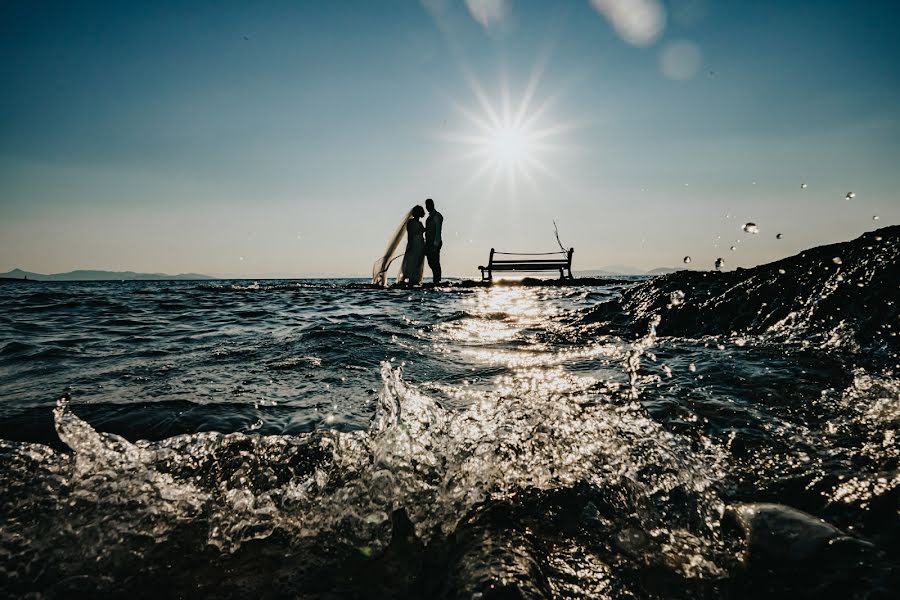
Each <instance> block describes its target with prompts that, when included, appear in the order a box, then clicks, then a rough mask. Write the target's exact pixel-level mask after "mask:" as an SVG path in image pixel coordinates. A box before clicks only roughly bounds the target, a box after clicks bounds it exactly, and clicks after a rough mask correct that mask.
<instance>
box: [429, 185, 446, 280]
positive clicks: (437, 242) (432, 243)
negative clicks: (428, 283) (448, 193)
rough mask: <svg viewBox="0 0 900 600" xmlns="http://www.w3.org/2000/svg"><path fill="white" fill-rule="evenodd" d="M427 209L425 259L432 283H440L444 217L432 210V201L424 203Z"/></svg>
mask: <svg viewBox="0 0 900 600" xmlns="http://www.w3.org/2000/svg"><path fill="white" fill-rule="evenodd" d="M425 208H427V209H428V218H427V219H425V257H426V258H427V259H428V268H429V269H431V273H432V274H433V275H434V282H435V283H440V282H441V246H443V245H444V242H443V240H442V239H441V228H442V227H443V226H444V215H442V214H441V213H439V212H438V211H437V210H436V209H435V208H434V200H432V199H431V198H429V199H427V200H426V201H425Z"/></svg>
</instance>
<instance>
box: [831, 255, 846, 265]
mask: <svg viewBox="0 0 900 600" xmlns="http://www.w3.org/2000/svg"><path fill="white" fill-rule="evenodd" d="M831 262H833V263H834V264H836V265H839V264H841V262H843V261H841V257H840V256H835V257H834V258H832V259H831Z"/></svg>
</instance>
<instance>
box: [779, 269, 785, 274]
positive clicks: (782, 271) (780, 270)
mask: <svg viewBox="0 0 900 600" xmlns="http://www.w3.org/2000/svg"><path fill="white" fill-rule="evenodd" d="M785 273H786V271H785V270H784V269H778V274H779V275H784V274H785Z"/></svg>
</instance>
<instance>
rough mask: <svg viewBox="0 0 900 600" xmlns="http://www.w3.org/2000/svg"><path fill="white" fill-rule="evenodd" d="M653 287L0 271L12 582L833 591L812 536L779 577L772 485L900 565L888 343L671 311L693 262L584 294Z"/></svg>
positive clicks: (207, 591)
mask: <svg viewBox="0 0 900 600" xmlns="http://www.w3.org/2000/svg"><path fill="white" fill-rule="evenodd" d="M714 275H723V276H724V275H725V274H719V273H715V274H714ZM635 285H639V283H638V280H637V279H635V280H634V281H633V282H630V283H629V282H627V281H626V282H622V281H619V282H614V283H611V284H608V285H595V286H585V287H579V286H572V287H493V288H465V287H447V288H443V289H414V290H374V289H365V288H363V287H356V286H354V285H353V282H349V281H332V282H258V283H255V284H254V283H250V284H249V285H248V282H213V283H209V282H166V283H155V282H128V283H69V284H61V283H60V284H51V283H42V284H19V285H7V286H4V287H2V288H0V301H2V303H3V305H4V307H5V310H4V312H3V314H2V315H0V333H2V342H0V411H2V412H0V414H2V421H0V437H2V438H3V440H4V441H0V465H2V466H0V489H2V492H0V498H2V501H0V519H2V521H3V522H4V523H5V525H4V527H3V529H2V530H0V554H2V555H3V557H4V560H3V566H2V567H0V581H2V582H3V586H2V589H3V590H5V591H7V592H8V593H9V594H10V595H12V596H18V595H22V594H26V593H30V592H40V593H42V594H44V595H45V596H49V597H71V596H73V595H88V596H93V595H99V596H117V595H122V594H128V595H132V596H149V595H154V596H155V597H159V595H174V594H184V593H186V592H185V590H194V591H196V592H197V593H199V594H200V595H212V594H217V595H219V596H223V597H246V596H258V595H263V596H294V597H310V598H320V597H329V598H331V597H407V598H419V597H424V596H427V595H433V596H436V597H448V598H455V597H465V598H470V597H481V598H488V597H572V598H576V597H597V598H633V597H640V598H644V597H648V598H649V597H666V598H672V597H684V598H693V597H698V596H706V597H720V596H722V595H727V596H733V597H743V596H742V594H749V596H748V597H752V595H753V594H755V593H760V591H761V590H762V591H765V590H769V591H771V590H772V589H784V590H787V589H792V590H794V591H795V592H796V590H797V588H796V586H797V585H801V586H808V587H806V588H805V589H806V590H807V591H808V592H809V593H811V594H812V593H818V592H817V590H820V589H821V585H822V583H821V581H819V582H818V583H816V581H817V579H816V577H815V573H814V572H810V573H811V575H810V579H809V581H810V582H812V583H806V580H803V579H802V578H800V579H799V580H798V579H797V575H796V573H797V572H801V573H802V572H805V571H803V569H807V570H808V569H809V565H808V563H806V562H803V561H804V560H807V561H808V560H815V561H819V562H821V564H827V565H832V566H833V564H834V560H839V561H840V560H843V559H841V558H840V557H838V559H835V558H834V556H832V554H830V552H831V551H830V550H828V549H819V550H815V552H813V551H811V550H807V553H808V554H809V553H810V552H812V558H810V557H809V556H799V557H797V556H793V555H792V556H793V558H791V557H789V558H791V560H793V562H791V560H788V561H787V563H788V564H789V565H790V566H789V572H790V573H791V575H790V576H788V575H786V574H781V575H779V572H778V571H777V570H776V573H775V576H774V577H775V578H774V579H773V578H772V576H771V569H770V567H767V566H766V565H767V564H768V563H767V562H766V561H769V560H774V559H775V558H778V557H773V556H772V552H771V551H770V550H767V548H769V546H772V540H769V539H768V538H764V539H763V540H762V541H759V540H757V539H756V538H754V537H753V536H754V535H756V536H758V535H759V533H758V529H759V527H760V526H758V525H754V523H755V522H750V521H752V520H753V519H756V520H757V521H759V520H760V519H762V518H763V517H761V516H760V515H764V516H767V515H768V516H770V513H767V512H766V509H764V506H765V505H757V504H748V503H757V502H777V503H780V504H786V505H790V506H792V507H794V508H799V509H801V510H804V511H807V512H811V513H813V514H815V515H816V516H819V517H823V518H826V519H828V520H829V521H830V522H831V523H833V524H834V525H835V526H837V527H839V528H842V530H843V531H840V532H838V533H839V534H840V535H838V534H834V535H830V534H828V533H827V531H826V530H821V531H820V530H815V531H813V529H814V528H812V525H808V524H807V525H808V527H811V528H812V529H810V530H809V531H810V532H811V533H809V537H810V539H813V538H814V537H815V535H819V538H815V539H825V538H827V539H828V544H826V545H827V546H828V548H830V547H831V545H833V544H831V542H832V541H834V540H836V539H837V540H849V541H845V542H842V544H843V546H841V548H843V550H842V552H843V553H844V554H842V555H841V556H844V557H846V556H850V557H852V560H851V559H846V561H849V562H848V563H847V564H851V563H852V564H854V565H857V567H855V568H857V570H858V572H856V575H857V576H856V578H855V579H853V581H852V585H850V588H852V590H851V591H853V590H862V591H864V592H866V593H869V592H871V593H874V594H876V595H877V593H880V590H886V589H889V587H890V585H891V584H892V580H891V578H890V577H891V576H890V574H889V573H890V570H889V568H888V566H887V565H890V564H891V561H893V560H895V558H896V550H897V545H896V544H897V537H896V535H897V534H896V530H893V532H892V531H891V530H890V528H889V527H886V524H888V523H890V522H891V518H892V517H895V516H896V514H895V510H896V504H891V503H892V502H893V501H895V500H896V498H897V488H898V481H897V475H896V467H897V459H898V453H897V444H896V440H895V438H894V436H895V432H896V428H897V424H898V418H900V411H898V407H897V400H898V389H900V388H898V380H897V379H896V376H895V375H894V373H893V371H892V370H891V368H889V367H885V366H884V365H883V364H881V363H879V364H874V363H873V364H864V363H865V361H862V360H860V359H859V356H860V354H859V353H858V351H856V350H854V352H856V354H855V355H854V356H856V358H855V359H853V360H848V359H847V358H846V356H849V355H845V354H844V353H845V352H849V351H850V350H849V349H845V348H844V347H843V346H842V345H841V344H839V343H834V344H831V345H830V346H826V345H814V346H803V345H797V344H793V343H792V344H787V343H785V341H784V338H783V337H775V336H773V337H771V339H770V337H768V336H766V335H738V334H736V333H733V332H731V331H722V332H721V335H717V336H709V335H705V334H704V335H697V336H687V337H685V336H671V335H668V336H667V335H661V334H660V332H661V331H663V330H662V329H661V328H664V327H665V325H666V319H667V318H669V312H671V311H676V310H682V309H687V308H690V307H691V305H692V303H696V302H698V301H699V300H698V298H696V297H695V296H694V295H693V292H692V291H691V289H689V288H685V289H684V290H682V289H678V290H675V291H673V292H671V293H670V292H666V293H665V302H666V308H664V309H662V310H661V312H654V313H653V315H652V318H650V319H649V320H648V321H646V322H644V321H643V320H642V318H639V317H642V315H641V314H640V311H641V309H638V310H637V312H634V313H624V314H622V315H621V316H618V317H612V318H610V319H605V320H602V321H598V320H597V319H595V318H593V315H595V314H596V309H597V307H603V306H613V305H616V304H617V299H618V298H619V295H620V294H621V293H623V292H627V291H628V290H629V289H631V288H632V287H633V286H635ZM643 285H648V284H646V283H645V284H643ZM650 285H652V283H651V284H650ZM629 315H630V317H629ZM588 317H591V318H588ZM672 318H674V313H673V315H672ZM622 319H624V320H622ZM785 326H787V325H785ZM759 506H763V508H758V507H759ZM742 507H743V508H742ZM748 507H749V508H748ZM779 514H781V513H779ZM784 514H788V513H784ZM748 515H749V516H748ZM782 516H783V514H782ZM767 518H768V517H767ZM784 518H786V517H784ZM748 520H750V521H748ZM800 523H801V525H802V521H800ZM801 525H797V523H796V522H795V523H794V527H800V526H801ZM762 530H763V531H768V530H766V529H765V528H763V529H762ZM816 531H818V533H816ZM823 532H824V533H823ZM772 535H775V534H772ZM829 535H830V537H829ZM841 536H843V537H841ZM767 543H768V544H769V546H767V545H766V544H767ZM811 544H812V542H810V543H808V544H807V545H806V546H804V548H813V547H815V548H818V546H815V544H812V545H811ZM775 545H777V541H776V542H775ZM823 548H824V546H823ZM848 548H849V549H848ZM798 552H799V551H798ZM854 553H855V554H854ZM801 554H802V553H801ZM823 557H824V558H823ZM860 557H861V558H860ZM794 559H796V560H794ZM760 561H761V562H760ZM829 561H831V562H829ZM846 561H845V562H846ZM816 564H818V563H816ZM841 564H843V563H841ZM760 565H762V566H760ZM798 565H799V566H798ZM858 565H863V567H858ZM759 569H770V570H768V571H765V570H764V571H760V570H759ZM762 573H766V575H763V574H762ZM779 577H783V578H784V579H783V581H782V583H783V585H782V586H780V587H778V586H775V587H774V588H773V582H775V583H776V584H777V583H778V582H779V579H778V578H779ZM795 581H800V583H799V584H796V585H795V584H794V583H791V582H795ZM817 585H818V586H819V587H816V586H817ZM839 585H843V584H839ZM792 586H793V587H792ZM854 586H855V587H854ZM827 589H828V590H829V591H833V590H834V589H843V588H834V587H833V586H832V587H829V588H827ZM151 591H152V593H151ZM504 594H518V596H509V595H504ZM801 595H802V594H801Z"/></svg>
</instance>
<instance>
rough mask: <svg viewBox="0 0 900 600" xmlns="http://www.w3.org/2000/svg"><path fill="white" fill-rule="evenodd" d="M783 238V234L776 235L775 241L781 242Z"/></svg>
mask: <svg viewBox="0 0 900 600" xmlns="http://www.w3.org/2000/svg"><path fill="white" fill-rule="evenodd" d="M783 237H784V234H783V233H778V234H775V239H776V240H780V239H781V238H783Z"/></svg>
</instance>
